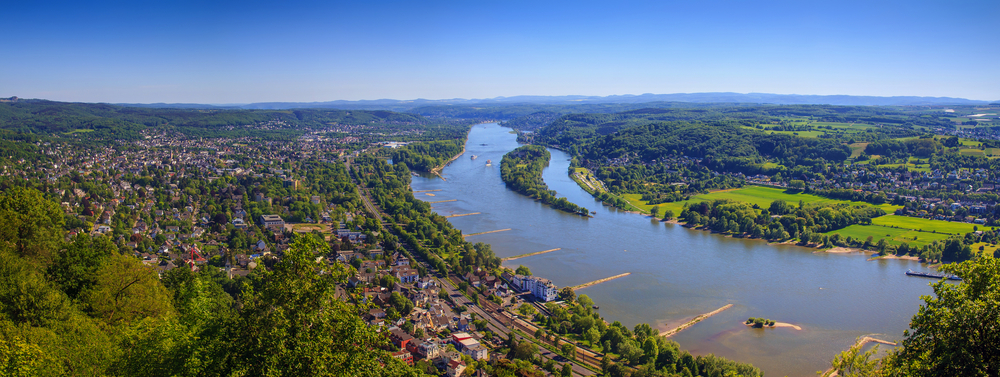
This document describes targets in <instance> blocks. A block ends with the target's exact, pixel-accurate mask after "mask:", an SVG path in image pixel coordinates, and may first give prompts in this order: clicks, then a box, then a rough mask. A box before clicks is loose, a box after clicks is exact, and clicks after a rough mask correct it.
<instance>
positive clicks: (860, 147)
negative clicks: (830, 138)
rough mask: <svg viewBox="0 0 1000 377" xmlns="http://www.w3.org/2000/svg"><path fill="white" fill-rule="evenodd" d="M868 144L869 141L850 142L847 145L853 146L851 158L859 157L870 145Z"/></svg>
mask: <svg viewBox="0 0 1000 377" xmlns="http://www.w3.org/2000/svg"><path fill="white" fill-rule="evenodd" d="M868 144H869V143H854V144H848V145H847V146H848V147H851V158H857V157H858V156H860V155H861V152H864V151H865V148H867V147H868Z"/></svg>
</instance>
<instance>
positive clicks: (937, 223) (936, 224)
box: [872, 215, 993, 235]
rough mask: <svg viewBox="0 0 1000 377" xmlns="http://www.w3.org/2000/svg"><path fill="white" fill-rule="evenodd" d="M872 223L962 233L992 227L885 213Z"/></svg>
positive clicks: (946, 232) (955, 233)
mask: <svg viewBox="0 0 1000 377" xmlns="http://www.w3.org/2000/svg"><path fill="white" fill-rule="evenodd" d="M872 225H883V226H888V227H896V228H900V229H911V230H923V231H927V232H930V231H937V232H938V233H945V234H954V235H964V234H966V233H969V232H973V231H976V230H989V229H993V227H987V226H977V225H974V224H969V223H959V222H953V221H942V220H930V219H921V218H918V217H908V216H896V215H886V216H882V217H877V218H874V219H872Z"/></svg>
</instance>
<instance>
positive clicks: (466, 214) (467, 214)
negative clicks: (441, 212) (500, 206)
mask: <svg viewBox="0 0 1000 377" xmlns="http://www.w3.org/2000/svg"><path fill="white" fill-rule="evenodd" d="M478 214H479V212H472V213H463V214H460V215H448V216H445V217H444V218H446V219H450V218H452V217H462V216H472V215H478Z"/></svg>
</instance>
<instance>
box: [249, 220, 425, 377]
mask: <svg viewBox="0 0 1000 377" xmlns="http://www.w3.org/2000/svg"><path fill="white" fill-rule="evenodd" d="M326 249H327V246H326V244H325V243H324V242H322V241H320V240H318V239H316V238H314V237H313V236H309V235H303V236H299V237H297V238H296V239H295V241H294V242H293V244H292V246H291V247H290V248H289V249H288V251H286V253H285V255H284V257H283V258H282V259H281V261H280V262H278V263H277V264H276V265H275V266H274V269H273V270H272V271H269V272H266V273H264V274H262V275H261V276H260V279H259V280H258V281H256V282H254V283H255V284H254V286H250V285H248V286H247V287H246V288H245V289H244V292H243V297H244V304H243V308H242V309H241V310H240V314H239V319H238V320H237V325H236V326H235V327H234V328H232V329H231V330H232V331H233V338H232V347H233V349H232V353H231V355H230V357H231V359H230V360H231V361H232V363H233V374H236V375H248V376H403V375H414V374H415V373H416V371H414V370H412V369H409V368H407V367H406V365H405V364H403V363H402V362H400V361H399V360H397V359H394V358H392V357H391V356H390V355H389V353H388V352H386V351H383V350H382V347H385V346H386V345H387V343H388V338H386V337H385V336H382V335H379V334H378V333H377V332H375V330H374V329H373V328H371V327H369V326H366V325H365V324H364V323H363V322H362V321H361V318H360V317H358V316H357V315H355V314H354V309H353V308H352V307H351V306H350V305H349V304H347V303H345V302H343V301H341V300H338V299H337V298H336V297H335V293H336V286H335V283H336V282H337V281H338V280H343V279H345V278H346V276H347V271H346V270H345V269H344V268H343V267H340V266H339V265H334V266H327V265H325V264H319V263H316V262H315V255H314V254H313V253H314V252H318V253H320V254H326V252H327V251H326ZM320 268H323V269H325V270H326V271H323V272H324V273H323V274H320V273H318V270H319V269H320Z"/></svg>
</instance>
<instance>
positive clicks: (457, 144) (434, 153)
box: [390, 139, 465, 171]
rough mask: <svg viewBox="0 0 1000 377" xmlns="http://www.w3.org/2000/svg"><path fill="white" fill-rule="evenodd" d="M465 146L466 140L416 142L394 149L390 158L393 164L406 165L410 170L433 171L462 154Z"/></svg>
mask: <svg viewBox="0 0 1000 377" xmlns="http://www.w3.org/2000/svg"><path fill="white" fill-rule="evenodd" d="M463 144H465V139H457V140H437V141H425V142H414V143H410V144H408V145H406V146H404V147H400V148H396V149H393V151H392V153H390V156H391V157H392V161H393V163H400V164H406V165H407V166H409V168H410V170H416V171H431V169H434V168H436V167H438V166H442V165H444V163H445V162H447V161H448V160H450V159H451V158H452V157H454V156H455V155H457V154H459V153H461V152H462V145H463Z"/></svg>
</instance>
